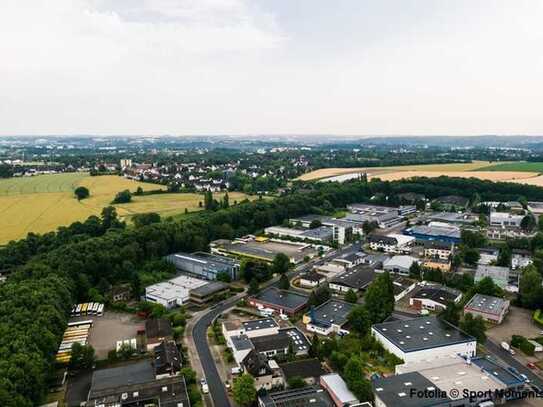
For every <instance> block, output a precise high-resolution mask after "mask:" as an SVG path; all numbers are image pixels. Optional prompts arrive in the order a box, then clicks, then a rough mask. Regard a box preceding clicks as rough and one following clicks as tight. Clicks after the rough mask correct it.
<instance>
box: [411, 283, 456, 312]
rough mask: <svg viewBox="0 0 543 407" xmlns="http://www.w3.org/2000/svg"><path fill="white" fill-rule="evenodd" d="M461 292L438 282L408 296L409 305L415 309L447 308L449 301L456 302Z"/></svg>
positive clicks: (436, 309) (434, 309) (432, 309)
mask: <svg viewBox="0 0 543 407" xmlns="http://www.w3.org/2000/svg"><path fill="white" fill-rule="evenodd" d="M461 299H462V292H461V291H459V290H455V289H454V288H450V287H446V286H442V285H439V284H435V285H429V286H424V287H422V288H421V289H420V290H418V291H417V292H415V293H414V294H413V295H412V296H411V298H409V305H410V306H412V307H413V308H415V309H416V310H419V311H420V310H422V309H426V310H430V311H438V310H444V309H445V308H447V305H448V304H449V303H451V302H452V303H454V304H458V302H460V300H461Z"/></svg>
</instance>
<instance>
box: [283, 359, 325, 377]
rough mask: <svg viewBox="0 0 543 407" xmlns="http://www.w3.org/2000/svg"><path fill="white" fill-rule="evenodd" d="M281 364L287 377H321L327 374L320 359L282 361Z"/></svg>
mask: <svg viewBox="0 0 543 407" xmlns="http://www.w3.org/2000/svg"><path fill="white" fill-rule="evenodd" d="M279 366H280V367H281V369H282V370H283V373H284V374H285V377H286V378H287V379H290V378H292V377H301V378H302V379H306V378H308V377H320V375H323V374H326V371H325V370H324V369H323V368H322V364H321V361H320V360H319V359H305V360H297V361H294V362H289V363H282V364H280V365H279Z"/></svg>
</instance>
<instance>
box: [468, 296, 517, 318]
mask: <svg viewBox="0 0 543 407" xmlns="http://www.w3.org/2000/svg"><path fill="white" fill-rule="evenodd" d="M508 311H509V300H504V299H503V298H498V297H492V296H490V295H483V294H475V295H474V296H473V297H472V298H471V300H470V301H469V302H468V303H467V304H466V305H465V306H464V314H472V315H473V316H480V317H482V318H483V319H484V320H485V321H488V322H492V323H495V324H501V323H502V321H503V319H504V318H505V315H506V314H507V312H508Z"/></svg>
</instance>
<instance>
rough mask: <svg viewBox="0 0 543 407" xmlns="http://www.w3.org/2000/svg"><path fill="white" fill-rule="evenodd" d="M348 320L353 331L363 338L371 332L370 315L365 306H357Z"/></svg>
mask: <svg viewBox="0 0 543 407" xmlns="http://www.w3.org/2000/svg"><path fill="white" fill-rule="evenodd" d="M347 320H348V321H349V322H350V324H351V326H352V328H353V331H355V332H356V333H358V334H360V335H361V336H364V335H366V334H367V333H368V332H369V330H370V326H371V321H370V315H369V314H368V311H367V310H366V307H364V306H363V305H357V306H355V307H354V308H353V309H352V310H351V312H350V313H349V315H348V316H347Z"/></svg>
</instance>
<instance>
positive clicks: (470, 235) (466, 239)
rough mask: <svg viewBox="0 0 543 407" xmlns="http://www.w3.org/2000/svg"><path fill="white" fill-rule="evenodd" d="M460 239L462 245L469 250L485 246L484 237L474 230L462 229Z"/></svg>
mask: <svg viewBox="0 0 543 407" xmlns="http://www.w3.org/2000/svg"><path fill="white" fill-rule="evenodd" d="M460 238H461V239H462V243H463V244H464V245H465V246H467V247H470V248H478V247H484V246H486V244H487V240H486V237H485V235H483V234H482V233H480V232H477V231H474V230H468V229H462V231H461V232H460Z"/></svg>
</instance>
